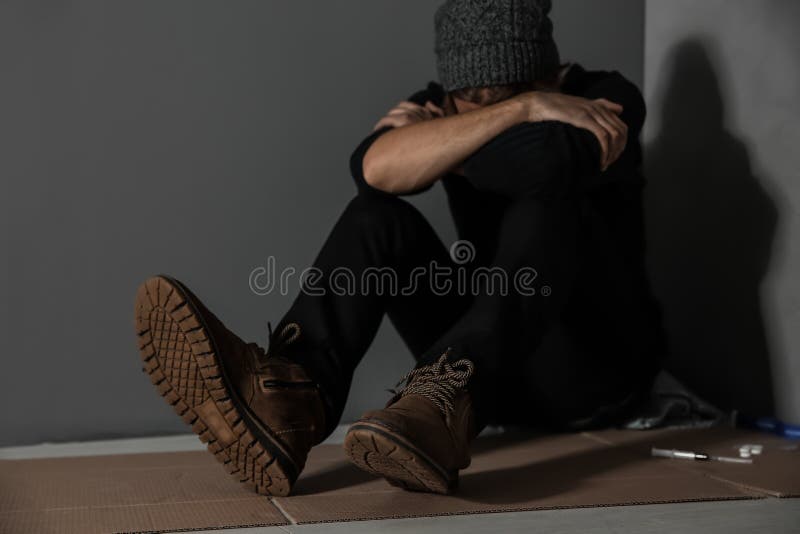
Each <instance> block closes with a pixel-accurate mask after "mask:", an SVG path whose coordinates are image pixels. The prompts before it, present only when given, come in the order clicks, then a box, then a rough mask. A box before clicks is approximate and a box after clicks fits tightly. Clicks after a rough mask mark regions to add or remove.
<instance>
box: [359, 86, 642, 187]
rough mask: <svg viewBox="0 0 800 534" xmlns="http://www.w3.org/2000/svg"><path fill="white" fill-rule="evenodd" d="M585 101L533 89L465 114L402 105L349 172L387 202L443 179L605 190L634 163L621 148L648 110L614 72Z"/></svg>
mask: <svg viewBox="0 0 800 534" xmlns="http://www.w3.org/2000/svg"><path fill="white" fill-rule="evenodd" d="M586 95H587V97H589V98H581V97H575V96H570V95H564V94H559V93H544V92H538V91H534V92H530V93H524V94H522V95H518V96H516V97H513V98H510V99H508V100H505V101H502V102H499V103H497V104H493V105H490V106H486V107H481V108H478V109H474V110H471V111H467V112H462V113H453V112H445V111H444V110H443V109H442V108H440V107H439V106H437V105H436V104H435V103H433V102H432V101H426V102H424V105H423V104H422V102H421V101H420V102H417V103H413V102H408V101H405V102H401V103H400V104H398V106H396V107H395V108H394V109H392V110H391V111H390V112H389V113H388V114H387V115H386V116H385V117H384V118H382V119H381V120H380V121H379V122H378V124H377V125H376V127H375V130H374V131H373V133H372V135H370V136H369V137H368V138H367V139H366V140H365V141H364V142H363V143H362V144H361V146H359V148H357V149H356V152H355V153H354V154H353V157H352V158H351V170H352V172H353V176H354V177H355V178H356V180H357V181H360V182H361V183H362V184H366V185H368V186H369V187H371V188H373V189H378V190H381V191H384V192H387V193H390V194H408V193H414V192H418V191H421V190H424V189H427V188H428V187H430V186H431V185H432V184H433V183H435V182H436V181H437V180H438V179H439V178H441V177H442V176H444V175H446V174H447V173H449V172H455V173H456V174H461V175H463V176H464V179H466V180H468V181H469V182H471V183H472V185H473V186H475V187H476V188H477V189H479V190H485V191H491V192H495V193H498V194H502V195H506V196H515V195H517V194H519V193H523V192H534V193H544V194H561V193H564V192H567V191H570V190H574V189H576V188H583V187H591V186H593V185H595V184H599V183H607V182H608V181H612V180H613V179H614V177H615V176H618V175H619V174H620V173H619V172H614V171H615V170H618V168H619V167H624V166H626V165H628V164H630V163H631V161H632V160H633V159H635V158H633V157H631V155H630V154H626V153H627V152H630V151H629V150H626V149H625V147H626V141H627V138H628V136H629V135H631V136H632V137H633V138H635V137H638V132H639V130H640V129H641V124H642V122H643V120H644V104H643V102H642V100H641V95H640V94H639V92H638V90H637V89H636V87H635V86H633V85H632V84H630V82H627V80H625V79H624V78H622V77H621V76H619V75H618V74H616V73H613V74H611V75H609V76H608V77H606V78H605V79H604V80H603V81H602V82H601V83H598V84H595V86H592V87H590V88H589V90H588V91H587V92H586ZM612 100H614V101H616V102H620V104H621V105H620V104H617V103H614V102H612ZM451 107H452V106H451Z"/></svg>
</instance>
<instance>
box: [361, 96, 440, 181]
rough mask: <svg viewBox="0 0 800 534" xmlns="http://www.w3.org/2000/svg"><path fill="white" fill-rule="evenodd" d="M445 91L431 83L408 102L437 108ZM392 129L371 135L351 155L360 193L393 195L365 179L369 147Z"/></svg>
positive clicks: (379, 130)
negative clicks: (427, 103)
mask: <svg viewBox="0 0 800 534" xmlns="http://www.w3.org/2000/svg"><path fill="white" fill-rule="evenodd" d="M444 96H445V93H444V89H443V88H442V86H441V85H439V84H438V83H436V82H429V83H428V86H427V87H426V88H425V89H422V90H421V91H417V92H416V93H414V94H413V95H411V96H410V97H408V99H407V100H409V101H410V102H414V103H415V104H419V105H420V106H422V105H425V103H426V102H428V101H431V102H433V103H434V104H436V105H437V106H441V105H442V103H443V102H444ZM391 129H392V126H384V127H383V128H380V129H378V130H375V131H374V132H372V133H371V134H369V135H368V136H367V137H366V138H365V139H364V140H363V141H361V143H360V144H359V145H358V146H357V147H356V149H355V150H354V151H353V153H352V154H351V155H350V175H351V176H352V177H353V180H354V181H355V183H356V187H357V188H358V189H359V191H370V192H377V193H381V194H385V195H391V193H386V192H384V191H381V190H379V189H376V188H374V187H372V186H371V185H369V184H368V183H367V181H366V180H365V179H364V155H366V153H367V150H369V147H371V146H372V143H374V142H375V140H376V139H378V138H379V137H380V136H381V135H383V134H385V133H386V132H388V131H389V130H391ZM430 188H431V185H429V186H428V187H425V188H423V189H418V190H416V191H412V192H409V193H406V194H405V195H403V196H406V195H415V194H418V193H422V192H423V191H427V190H428V189H430Z"/></svg>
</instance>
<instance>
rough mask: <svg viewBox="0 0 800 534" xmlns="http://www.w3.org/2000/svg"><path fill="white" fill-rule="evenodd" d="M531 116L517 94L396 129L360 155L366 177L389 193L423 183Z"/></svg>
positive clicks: (444, 171)
mask: <svg viewBox="0 0 800 534" xmlns="http://www.w3.org/2000/svg"><path fill="white" fill-rule="evenodd" d="M527 120H529V111H528V109H527V108H526V105H525V104H524V102H523V101H521V100H519V99H515V98H511V99H508V100H504V101H503V102H499V103H497V104H493V105H491V106H486V107H483V108H480V109H476V110H473V111H469V112H467V113H460V114H455V115H451V116H448V117H442V118H438V119H433V120H428V121H423V122H418V123H415V124H410V125H408V126H403V127H401V128H394V129H392V130H390V131H388V132H386V133H385V134H383V135H381V136H380V137H379V138H378V139H376V140H375V142H374V143H373V144H372V146H370V148H369V150H367V153H366V154H365V155H364V163H363V170H364V179H365V180H366V181H367V183H369V184H370V185H371V186H372V187H375V188H376V189H380V190H383V191H386V192H389V193H396V194H402V193H408V192H411V191H415V190H417V189H422V188H424V187H427V186H428V185H430V184H431V183H433V182H435V181H436V180H438V179H439V178H440V177H441V176H443V175H444V174H445V173H446V172H448V171H449V170H451V169H453V168H455V167H457V166H458V165H459V164H460V163H461V162H462V161H463V160H465V159H466V158H467V157H469V156H470V155H471V154H472V153H473V152H475V151H476V150H478V149H479V148H480V147H481V146H483V145H484V144H485V143H486V142H488V141H489V140H491V139H492V138H494V137H495V136H497V135H499V134H500V133H501V132H503V131H505V130H507V129H508V128H511V127H512V126H515V125H517V124H520V123H522V122H525V121H527Z"/></svg>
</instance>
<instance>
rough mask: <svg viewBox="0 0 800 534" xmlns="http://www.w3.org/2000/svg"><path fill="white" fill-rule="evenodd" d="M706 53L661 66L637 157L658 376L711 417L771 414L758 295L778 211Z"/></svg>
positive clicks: (694, 45) (689, 44) (707, 45)
mask: <svg viewBox="0 0 800 534" xmlns="http://www.w3.org/2000/svg"><path fill="white" fill-rule="evenodd" d="M713 52H714V46H713V43H712V42H710V41H707V40H704V39H702V38H699V37H697V38H692V39H687V40H685V41H683V42H681V43H679V44H678V45H677V46H676V47H675V48H674V49H673V50H672V54H671V57H670V58H669V61H668V62H667V63H666V65H667V72H666V76H665V77H663V78H662V80H663V82H662V84H663V85H662V86H661V88H660V90H661V91H663V92H662V93H661V98H660V99H658V98H657V100H656V101H660V102H661V103H662V107H661V109H660V110H655V111H656V112H658V113H660V116H661V125H660V131H659V132H657V134H656V136H655V137H654V138H653V142H652V143H650V144H649V145H648V146H647V147H646V157H645V166H646V173H647V178H648V187H647V193H646V195H647V210H648V239H649V247H650V250H649V263H650V271H651V273H652V279H653V284H654V287H655V291H656V293H657V295H658V297H659V299H660V301H661V302H662V304H663V306H664V311H665V323H666V328H667V331H668V333H669V337H670V343H671V351H670V357H669V360H668V362H667V368H668V369H669V370H670V371H672V372H673V373H674V374H675V375H676V376H678V377H679V378H680V379H681V380H683V381H684V382H685V383H686V384H687V385H688V386H689V387H690V388H692V389H694V390H695V391H696V392H697V393H698V394H700V395H701V396H704V397H705V398H707V399H708V400H709V401H711V402H712V403H714V404H716V405H718V406H719V407H721V408H724V409H731V408H738V409H742V410H744V411H747V412H750V413H756V414H759V415H761V414H771V413H772V412H773V408H774V400H773V386H772V378H771V371H770V351H769V346H768V343H767V337H766V332H765V326H764V317H763V313H762V304H761V298H760V287H761V283H762V280H763V279H764V276H765V274H766V272H767V268H768V266H769V262H770V256H771V249H772V242H773V236H774V233H775V228H776V224H777V217H778V212H777V209H776V206H775V203H774V202H773V200H772V199H771V198H770V197H769V195H768V194H767V193H766V191H765V190H764V188H763V187H762V186H761V185H760V183H759V180H758V178H757V177H756V176H754V175H753V171H752V169H751V165H750V157H749V155H748V150H747V146H746V145H745V144H744V142H743V141H742V140H740V139H737V138H736V137H735V136H734V135H733V134H732V133H731V132H730V131H729V130H728V129H727V128H726V116H725V113H726V102H725V98H724V94H725V93H724V91H723V90H722V89H723V87H721V85H720V76H719V74H718V72H719V71H718V70H717V69H718V68H721V67H722V65H720V64H719V62H716V61H714V60H713V58H715V54H714V53H713ZM723 72H724V71H723ZM653 111H654V110H651V112H653ZM740 127H741V128H746V125H741V126H740Z"/></svg>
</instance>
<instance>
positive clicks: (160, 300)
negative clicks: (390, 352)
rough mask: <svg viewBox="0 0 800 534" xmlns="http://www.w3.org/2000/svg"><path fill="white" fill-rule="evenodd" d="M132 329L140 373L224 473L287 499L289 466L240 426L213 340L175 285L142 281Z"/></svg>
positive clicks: (160, 279) (159, 279)
mask: <svg viewBox="0 0 800 534" xmlns="http://www.w3.org/2000/svg"><path fill="white" fill-rule="evenodd" d="M135 324H136V334H137V337H138V342H139V351H140V355H141V358H142V369H143V371H144V372H145V373H146V374H147V375H148V376H149V378H150V381H151V382H152V383H153V385H154V386H155V387H156V389H157V390H158V392H159V394H160V395H161V396H162V397H163V398H164V400H165V401H166V402H167V403H168V404H169V405H171V406H172V408H173V410H174V411H175V413H177V414H178V415H179V416H180V417H181V419H183V421H184V422H185V423H186V424H188V425H191V427H192V431H193V432H194V433H195V434H197V435H198V437H199V438H200V441H202V442H203V443H206V444H207V448H208V450H209V452H211V453H212V454H213V455H214V457H215V458H216V459H217V460H218V461H219V462H220V463H221V464H222V465H223V467H224V468H225V470H226V471H227V472H228V473H230V474H231V475H232V476H233V477H234V478H235V479H236V480H238V481H239V482H241V483H243V484H244V485H245V486H247V487H248V488H250V489H251V490H254V491H256V492H257V493H259V494H262V495H273V496H284V495H288V493H289V491H290V489H291V486H292V484H293V483H294V478H296V475H294V473H292V470H290V469H287V465H286V463H287V461H291V460H288V459H286V458H283V456H284V455H283V454H282V453H281V451H280V447H279V446H278V445H277V444H273V443H270V442H269V439H268V436H263V434H262V432H258V431H257V430H256V429H254V428H250V425H248V424H247V420H248V419H249V417H248V416H247V414H245V413H244V410H243V409H241V407H240V406H238V405H239V404H240V403H239V402H237V399H236V398H235V393H234V392H232V391H229V389H228V387H227V384H226V381H225V379H224V370H223V369H222V365H221V364H220V361H219V359H218V355H217V354H216V347H215V346H214V342H213V340H212V338H211V336H210V335H209V332H208V331H207V329H206V326H205V324H204V322H203V319H202V317H201V315H200V314H199V313H198V312H197V310H196V309H195V308H194V306H193V305H192V303H191V298H190V297H189V295H187V294H186V293H185V292H184V291H183V289H182V287H181V285H180V283H179V282H177V281H175V280H172V279H170V278H168V277H165V276H156V277H152V278H150V279H148V280H147V281H145V282H144V283H143V284H142V285H141V286H140V288H139V291H138V292H137V295H136V303H135ZM204 419H205V420H204ZM212 421H213V425H212V424H209V423H210V422H212ZM214 429H216V431H215V430H214ZM256 435H260V438H261V439H259V438H257V437H256ZM265 437H266V438H267V439H265ZM293 475H294V476H293Z"/></svg>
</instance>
